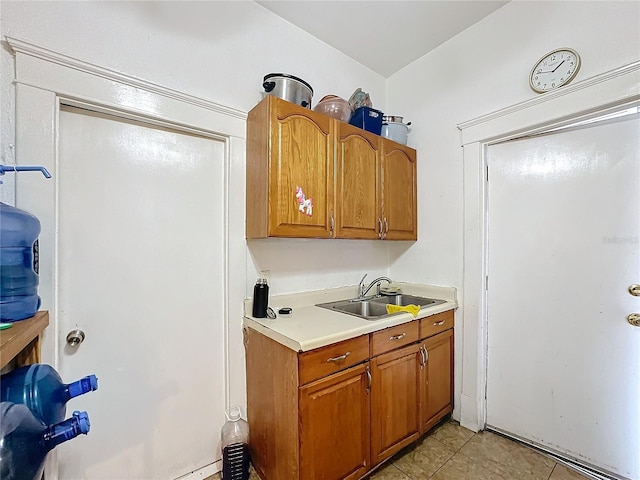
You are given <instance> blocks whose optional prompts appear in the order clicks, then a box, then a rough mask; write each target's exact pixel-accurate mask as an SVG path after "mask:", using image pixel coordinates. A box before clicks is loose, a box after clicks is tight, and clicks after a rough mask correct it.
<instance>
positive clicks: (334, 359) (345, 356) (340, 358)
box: [327, 352, 351, 363]
mask: <svg viewBox="0 0 640 480" xmlns="http://www.w3.org/2000/svg"><path fill="white" fill-rule="evenodd" d="M349 355H351V352H347V353H345V354H344V355H340V356H339V357H332V358H327V363H330V362H341V361H342V360H344V359H345V358H347V357H348V356H349Z"/></svg>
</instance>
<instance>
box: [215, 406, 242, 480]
mask: <svg viewBox="0 0 640 480" xmlns="http://www.w3.org/2000/svg"><path fill="white" fill-rule="evenodd" d="M225 414H226V416H227V421H226V422H225V424H224V425H223V426H222V445H221V446H222V480H249V425H248V424H247V422H246V421H244V420H243V419H242V418H241V417H240V407H231V408H229V409H228V410H227V411H226V412H225Z"/></svg>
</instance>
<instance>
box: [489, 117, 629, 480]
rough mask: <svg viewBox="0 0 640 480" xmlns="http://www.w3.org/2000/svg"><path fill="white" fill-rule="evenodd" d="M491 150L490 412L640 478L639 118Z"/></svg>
mask: <svg viewBox="0 0 640 480" xmlns="http://www.w3.org/2000/svg"><path fill="white" fill-rule="evenodd" d="M638 117H639V115H638V114H637V113H636V114H633V115H629V116H626V117H622V118H618V119H616V120H609V121H602V122H599V123H594V124H591V125H587V126H582V127H574V128H573V129H568V130H565V131H560V132H556V133H550V134H546V135H542V136H538V137H533V138H524V139H520V140H515V141H511V142H506V143H502V144H499V145H494V146H490V147H489V149H488V157H487V158H488V166H489V172H488V178H489V180H488V192H489V197H488V219H489V220H488V221H489V223H488V231H489V237H488V275H489V277H488V369H487V375H488V380H487V382H488V383H487V424H488V425H489V426H490V427H494V428H497V429H498V430H502V431H505V432H508V433H511V434H514V435H516V436H519V437H521V438H524V439H526V440H530V441H532V442H534V443H536V444H538V445H542V446H544V447H546V448H549V449H551V450H553V451H556V452H560V453H562V454H563V455H565V456H567V457H569V458H572V459H577V460H578V462H579V463H582V464H585V465H592V466H595V467H596V468H597V469H599V470H604V471H607V472H612V473H615V474H617V475H621V476H623V477H626V478H629V479H634V480H637V479H639V478H640V455H639V452H640V407H639V406H638V405H639V403H638V402H639V400H640V375H639V371H640V328H638V327H634V326H632V325H631V324H629V323H628V322H627V318H626V317H627V315H628V314H630V313H632V312H639V313H640V297H634V296H632V295H631V294H630V293H629V291H628V288H629V286H630V285H631V284H637V283H640V240H639V239H640V120H639V118H638Z"/></svg>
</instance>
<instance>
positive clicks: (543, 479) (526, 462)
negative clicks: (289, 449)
mask: <svg viewBox="0 0 640 480" xmlns="http://www.w3.org/2000/svg"><path fill="white" fill-rule="evenodd" d="M586 478H587V477H585V476H583V475H581V474H579V473H577V472H575V471H574V470H571V469H569V468H567V467H565V466H563V465H562V464H559V463H556V462H555V461H554V460H552V459H550V458H549V457H546V456H544V455H542V454H540V453H538V452H537V451H535V450H533V449H531V448H529V447H527V446H524V445H522V444H520V443H518V442H514V441H511V440H509V439H507V438H505V437H503V436H501V435H496V434H495V433H491V432H479V433H473V432H472V431H470V430H467V429H466V428H463V427H461V426H460V425H459V424H458V423H457V422H454V421H449V422H445V423H443V424H441V425H440V426H438V427H437V428H435V429H434V430H433V431H432V432H431V433H429V434H428V435H426V436H424V437H423V438H422V439H420V440H418V441H417V442H416V443H414V444H413V445H410V446H409V447H407V448H405V449H404V450H402V451H400V452H399V453H398V454H396V455H395V456H394V457H392V458H391V459H390V460H389V461H388V462H386V463H385V464H383V465H382V467H380V468H379V469H378V470H376V471H375V472H374V473H372V474H371V475H370V476H369V477H367V480H583V479H586ZM206 480H220V474H216V475H213V476H212V477H209V478H208V479H206ZM250 480H260V478H259V477H258V475H256V473H255V472H254V471H253V469H252V473H251V478H250ZM277 480H286V479H277Z"/></svg>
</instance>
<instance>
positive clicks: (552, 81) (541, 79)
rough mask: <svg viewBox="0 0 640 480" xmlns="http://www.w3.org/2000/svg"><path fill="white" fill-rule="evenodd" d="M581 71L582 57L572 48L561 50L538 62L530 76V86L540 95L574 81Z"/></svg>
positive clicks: (550, 53)
mask: <svg viewBox="0 0 640 480" xmlns="http://www.w3.org/2000/svg"><path fill="white" fill-rule="evenodd" d="M579 69H580V55H578V52H576V51H575V50H573V49H571V48H559V49H557V50H554V51H552V52H549V53H547V54H546V55H545V56H544V57H542V58H541V59H540V60H538V61H537V62H536V63H535V65H534V66H533V68H532V69H531V73H530V74H529V85H530V86H531V88H532V89H533V90H535V91H536V92H538V93H544V92H548V91H550V90H555V89H556V88H559V87H561V86H563V85H566V84H567V83H569V82H570V81H571V80H573V79H574V77H575V76H576V74H577V73H578V70H579Z"/></svg>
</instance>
